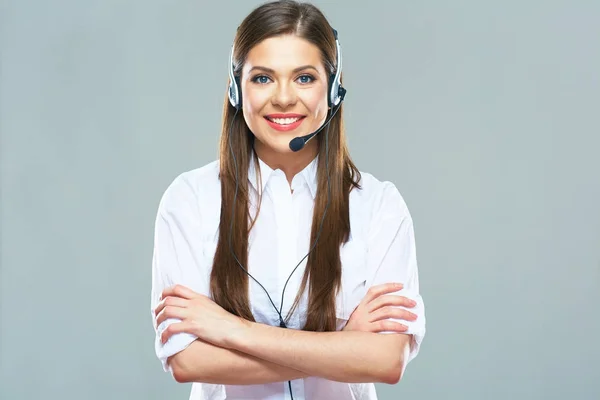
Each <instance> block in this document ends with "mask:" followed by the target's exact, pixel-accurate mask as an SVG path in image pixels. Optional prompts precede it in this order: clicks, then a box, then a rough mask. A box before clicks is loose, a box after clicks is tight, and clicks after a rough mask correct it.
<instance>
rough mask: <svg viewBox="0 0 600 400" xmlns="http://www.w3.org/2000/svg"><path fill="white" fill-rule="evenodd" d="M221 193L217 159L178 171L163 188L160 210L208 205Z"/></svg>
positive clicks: (217, 198) (218, 197) (216, 199)
mask: <svg viewBox="0 0 600 400" xmlns="http://www.w3.org/2000/svg"><path fill="white" fill-rule="evenodd" d="M220 195H221V186H220V181H219V160H215V161H212V162H210V163H208V164H206V165H203V166H201V167H198V168H194V169H191V170H188V171H184V172H181V173H179V174H178V175H177V176H175V178H173V179H172V181H171V182H170V183H169V185H168V186H167V187H166V189H165V190H164V192H163V194H162V197H161V199H160V206H159V208H160V210H161V211H163V212H165V211H169V210H174V209H178V208H181V207H186V206H192V205H197V206H210V205H211V204H212V203H214V202H216V201H218V200H219V199H220Z"/></svg>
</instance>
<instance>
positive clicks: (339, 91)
mask: <svg viewBox="0 0 600 400" xmlns="http://www.w3.org/2000/svg"><path fill="white" fill-rule="evenodd" d="M333 35H334V36H335V44H336V51H337V60H336V70H335V73H334V74H330V76H329V87H328V88H329V91H328V93H329V95H328V96H327V100H328V105H329V107H330V108H331V113H330V116H329V117H328V118H327V120H326V121H325V122H324V123H323V125H321V127H320V128H319V129H317V130H316V131H314V132H313V133H310V134H308V135H305V136H298V137H296V138H294V139H292V140H291V141H290V149H291V150H292V151H299V150H301V149H302V148H303V147H304V145H305V144H306V143H307V142H308V141H309V140H310V139H312V138H313V137H315V136H316V135H317V133H319V132H320V131H321V130H322V129H323V128H324V127H325V126H327V131H326V134H325V150H326V154H329V140H328V137H329V135H328V134H327V133H329V122H330V121H331V119H332V118H333V117H334V116H335V114H336V113H337V112H338V110H339V109H340V107H341V105H342V101H343V100H344V97H345V96H346V89H344V87H342V84H341V82H340V76H341V74H342V50H341V46H340V42H339V40H338V35H337V31H336V30H335V29H333ZM233 51H234V47H233V46H231V54H230V56H229V78H230V83H229V90H228V92H227V93H228V97H229V102H230V103H231V105H232V106H233V107H235V109H236V111H235V114H234V115H233V119H234V120H235V117H236V116H237V114H238V112H239V111H240V110H241V108H242V90H241V86H240V81H239V77H238V76H236V75H235V74H234V65H233ZM334 108H335V110H334ZM233 125H234V123H233V120H232V121H231V125H230V128H229V150H230V152H231V156H232V159H233V162H234V165H235V193H234V196H233V204H232V210H231V225H230V227H229V250H230V251H231V254H232V255H233V258H234V259H235V261H236V262H237V264H238V265H239V267H240V268H241V269H242V270H243V271H244V272H245V273H246V274H247V275H248V276H249V277H250V278H252V280H254V281H255V282H256V283H257V284H258V285H259V286H260V287H261V288H262V289H263V290H264V291H265V293H266V294H267V297H268V298H269V301H270V302H271V305H272V306H273V308H274V309H275V311H276V312H277V314H278V316H279V326H280V327H281V328H287V326H286V324H285V321H284V320H283V317H282V315H281V312H282V311H283V299H284V294H285V288H286V287H287V284H288V282H289V280H290V278H291V277H292V275H293V274H294V272H295V271H296V269H297V268H298V267H299V266H300V264H302V262H303V261H304V260H305V259H306V258H307V257H308V256H309V254H310V253H311V252H312V251H313V249H314V248H315V247H316V245H317V242H318V241H319V237H320V236H321V230H322V228H323V222H324V221H325V215H327V210H328V209H329V203H330V199H331V184H330V181H329V162H328V157H326V158H325V166H326V171H327V204H326V206H325V211H324V213H323V217H322V218H321V223H320V226H319V230H318V232H317V235H316V238H315V242H314V243H313V245H312V246H311V248H310V250H309V251H308V253H307V254H306V255H305V256H304V257H303V258H302V260H300V262H299V263H298V265H296V267H295V268H294V269H293V270H292V272H291V273H290V276H289V277H288V278H287V280H286V282H285V285H284V287H283V293H282V294H281V308H280V310H278V309H277V307H276V306H275V303H273V300H272V299H271V296H270V295H269V292H268V291H267V289H265V287H264V286H263V285H261V284H260V282H258V280H256V279H255V278H254V277H253V276H252V275H250V273H249V272H248V270H247V269H246V268H244V267H243V266H242V264H241V262H240V261H239V259H238V258H237V256H236V255H235V252H234V251H233V245H232V243H231V236H232V232H233V222H234V219H235V204H236V198H237V193H238V187H239V180H238V166H237V161H236V159H235V154H234V152H233V146H232V144H231V132H232V129H233ZM288 387H289V391H290V396H291V399H292V400H294V396H293V394H292V382H291V381H288Z"/></svg>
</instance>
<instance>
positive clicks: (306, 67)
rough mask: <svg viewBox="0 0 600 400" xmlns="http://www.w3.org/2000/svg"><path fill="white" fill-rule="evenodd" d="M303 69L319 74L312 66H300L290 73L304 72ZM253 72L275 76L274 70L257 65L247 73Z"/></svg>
mask: <svg viewBox="0 0 600 400" xmlns="http://www.w3.org/2000/svg"><path fill="white" fill-rule="evenodd" d="M305 69H314V70H315V72H316V73H319V70H318V69H317V68H315V67H314V66H312V65H303V66H301V67H298V68H294V70H293V71H292V72H293V73H297V72H300V71H303V70H305ZM254 70H260V71H264V72H267V73H269V74H275V70H273V69H271V68H267V67H262V66H260V65H257V66H255V67H252V68H251V69H250V71H249V73H250V72H252V71H254Z"/></svg>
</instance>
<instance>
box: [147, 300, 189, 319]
mask: <svg viewBox="0 0 600 400" xmlns="http://www.w3.org/2000/svg"><path fill="white" fill-rule="evenodd" d="M188 302H189V300H186V299H184V298H181V297H174V296H167V297H165V298H164V299H162V300H161V301H160V303H158V306H156V308H155V309H154V316H157V315H158V313H159V312H161V311H162V310H163V308H165V307H166V306H175V307H187V306H188Z"/></svg>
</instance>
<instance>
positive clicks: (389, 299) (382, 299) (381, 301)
mask: <svg viewBox="0 0 600 400" xmlns="http://www.w3.org/2000/svg"><path fill="white" fill-rule="evenodd" d="M416 305H417V302H416V301H414V300H413V299H409V298H408V297H405V296H398V295H387V296H379V297H378V298H376V299H375V300H373V301H371V302H370V303H369V304H368V305H367V309H368V310H369V312H372V311H375V310H377V309H379V308H381V307H384V306H401V307H408V308H413V307H415V306H416Z"/></svg>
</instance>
